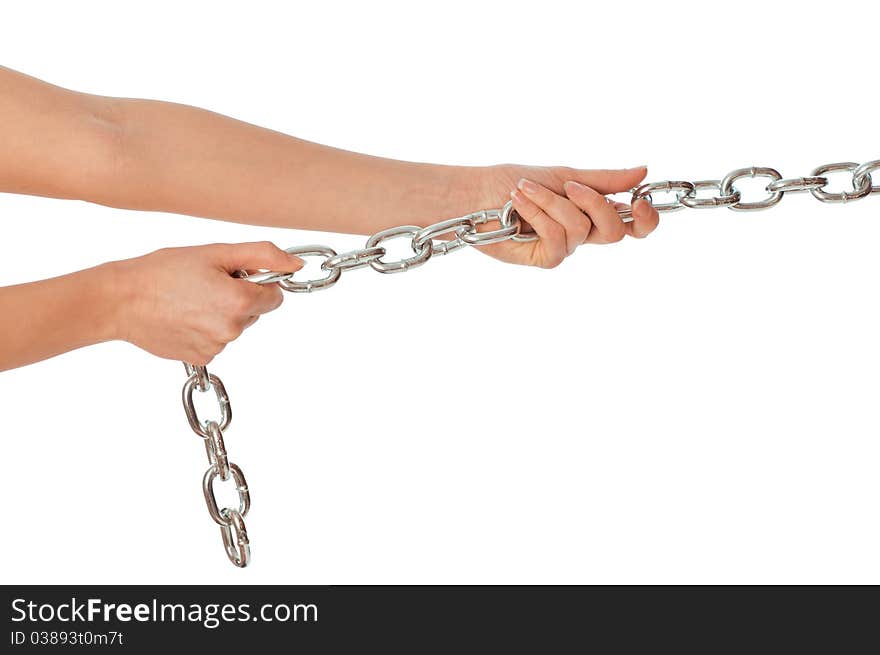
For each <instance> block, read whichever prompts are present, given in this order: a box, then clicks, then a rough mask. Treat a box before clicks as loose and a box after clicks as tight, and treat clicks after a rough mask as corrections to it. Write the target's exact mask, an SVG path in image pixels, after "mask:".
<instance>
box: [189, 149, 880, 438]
mask: <svg viewBox="0 0 880 655" xmlns="http://www.w3.org/2000/svg"><path fill="white" fill-rule="evenodd" d="M877 170H880V160H874V161H869V162H866V163H864V164H857V163H855V162H840V163H834V164H826V165H824V166H819V167H817V168H815V169H814V170H813V171H812V173H810V175H808V176H806V177H797V178H783V177H782V174H781V173H780V172H779V171H777V170H776V169H775V168H769V167H767V166H751V167H749V168H738V169H736V170H733V171H731V172H730V173H728V174H727V175H725V176H724V177H723V178H721V179H720V180H698V181H696V182H688V181H684V180H678V181H670V180H665V181H662V182H649V183H646V184H642V185H641V186H639V187H637V188H635V189H631V190H630V193H631V195H632V198H631V201H630V203H631V204H632V203H635V201H636V200H640V199H644V200H647V201H648V202H650V203H651V204H652V205H654V208H655V209H656V210H657V211H659V212H673V211H679V210H681V209H685V208H687V209H711V208H716V207H727V208H728V209H733V210H735V211H756V210H759V209H767V208H769V207H772V206H774V205H776V204H777V203H779V202H780V201H781V200H782V198H783V196H784V195H785V194H786V193H799V192H805V191H809V192H810V193H811V194H812V195H813V196H814V197H815V198H817V199H818V200H820V201H822V202H850V201H853V200H859V199H861V198H864V197H866V196H868V195H870V194H874V193H878V192H880V184H875V183H874V180H873V178H872V174H873V173H874V172H875V171H877ZM838 172H846V173H849V174H850V178H851V182H852V189H851V190H846V191H841V192H834V193H832V192H829V191H828V190H827V189H826V187H827V186H828V184H829V179H828V176H827V175H826V174H827V173H838ZM758 177H763V178H767V180H768V183H767V185H766V186H765V187H764V190H765V191H766V193H767V195H766V197H764V198H758V199H756V200H744V199H743V194H742V191H740V190H739V189H737V188H736V182H737V181H739V180H741V179H744V178H758ZM706 190H711V191H714V192H716V193H717V195H712V196H710V197H699V196H698V195H697V194H698V193H699V192H700V191H706ZM658 193H662V194H671V195H672V198H671V199H670V200H668V201H666V202H658V203H655V202H654V198H653V197H652V194H658ZM617 213H618V215H619V216H620V218H621V220H622V221H624V222H625V223H628V222H631V221H632V208H631V207H620V208H619V209H618V210H617ZM493 222H497V223H498V227H497V228H495V229H489V230H482V231H481V230H480V229H479V228H480V227H481V226H485V225H488V224H489V223H493ZM441 237H447V240H445V241H443V240H440V238H441ZM399 238H405V239H409V244H410V247H411V248H412V252H413V254H412V255H411V256H409V257H405V258H402V259H398V260H392V261H387V260H385V256H386V255H387V251H386V249H385V248H384V247H383V246H382V244H383V243H385V242H386V241H388V240H391V239H399ZM537 239H538V236H537V235H536V234H535V233H534V232H531V231H528V232H527V231H524V230H523V221H522V219H521V218H520V216H519V214H517V212H516V210H514V209H513V203H512V202H507V203H506V204H505V205H504V207H502V208H501V209H483V210H480V211H477V212H474V213H472V214H467V215H465V216H459V217H456V218H449V219H446V220H443V221H440V222H439V223H434V224H432V225H428V226H427V227H418V226H415V225H401V226H398V227H392V228H389V229H387V230H382V231H381V232H377V233H376V234H374V235H372V236H371V237H370V238H369V239H367V243H366V246H365V247H364V248H361V249H359V250H352V251H349V252H345V253H342V254H337V253H336V251H335V250H333V249H332V248H328V247H326V246H299V247H296V248H288V249H287V252H289V253H291V254H294V255H298V256H300V257H309V256H314V257H324V261H323V262H322V263H321V269H322V270H323V271H325V272H326V273H327V275H325V276H324V277H321V278H316V279H311V280H295V279H294V274H293V273H283V272H276V271H264V272H260V273H254V274H252V275H249V276H247V277H246V278H245V279H246V280H248V281H250V282H254V283H256V284H274V283H276V282H277V283H278V285H279V286H280V287H281V288H282V289H284V290H286V291H292V292H295V293H308V292H311V291H319V290H321V289H329V288H330V287H332V286H333V285H334V284H336V283H337V282H338V281H339V278H340V277H341V275H342V272H343V271H350V270H355V269H358V268H365V267H367V266H369V267H371V268H372V269H373V270H375V271H377V272H379V273H405V272H406V271H410V270H412V269H414V268H416V267H418V266H421V265H422V264H424V263H426V262H427V261H428V260H430V259H431V258H432V257H438V256H441V255H448V254H449V253H452V252H455V251H457V250H460V249H462V248H464V247H465V246H476V247H480V246H488V245H491V244H495V243H503V242H505V241H515V242H528V241H536V240H537ZM194 384H195V383H194ZM198 384H199V385H200V386H199V389H202V386H201V385H202V384H203V381H202V380H201V379H200V380H198ZM191 424H192V423H191ZM221 427H222V426H221Z"/></svg>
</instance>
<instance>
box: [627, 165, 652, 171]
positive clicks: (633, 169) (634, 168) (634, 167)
mask: <svg viewBox="0 0 880 655" xmlns="http://www.w3.org/2000/svg"><path fill="white" fill-rule="evenodd" d="M640 168H648V165H647V164H642V165H641V166H632V167H631V168H630V169H629V170H631V171H637V170H639V169H640Z"/></svg>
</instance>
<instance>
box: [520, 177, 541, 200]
mask: <svg viewBox="0 0 880 655" xmlns="http://www.w3.org/2000/svg"><path fill="white" fill-rule="evenodd" d="M516 186H518V187H519V188H520V189H522V191H523V193H525V194H526V195H527V196H530V195H532V194H534V193H537V192H538V185H537V184H535V183H534V182H532V181H531V180H527V179H526V178H522V179H521V180H520V181H519V182H518V183H517V185H516Z"/></svg>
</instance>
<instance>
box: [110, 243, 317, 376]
mask: <svg viewBox="0 0 880 655" xmlns="http://www.w3.org/2000/svg"><path fill="white" fill-rule="evenodd" d="M110 266H112V267H115V269H116V271H115V277H116V280H117V284H118V287H119V289H120V292H121V294H122V302H121V303H120V306H119V312H118V314H117V320H116V323H117V325H116V335H115V336H116V337H117V338H120V339H123V340H125V341H129V342H131V343H133V344H135V345H136V346H139V347H140V348H143V349H144V350H146V351H148V352H150V353H152V354H154V355H158V356H159V357H165V358H168V359H178V360H181V361H185V362H189V363H192V364H199V365H204V364H207V363H208V362H210V361H211V359H213V358H214V357H215V356H216V355H217V353H219V352H220V351H221V350H223V348H224V347H225V346H226V344H227V343H229V342H230V341H233V340H234V339H236V338H238V336H239V335H241V333H242V332H243V331H244V330H245V329H246V328H248V327H250V326H251V325H253V324H254V322H255V321H256V320H257V318H258V317H259V316H260V314H265V313H266V312H271V311H272V310H273V309H276V308H277V307H278V306H279V305H280V304H281V301H282V292H281V289H280V288H279V287H278V285H277V284H270V285H265V286H264V285H258V284H254V283H253V282H248V281H246V280H241V279H237V278H234V277H232V274H233V273H235V272H237V271H240V270H246V271H249V272H253V271H255V270H258V269H269V270H273V271H284V272H287V271H291V272H293V271H298V270H299V269H300V268H302V266H303V261H302V260H301V259H299V258H298V257H294V256H293V255H289V254H287V253H286V252H284V251H283V250H281V249H280V248H278V247H277V246H275V245H274V244H272V243H269V242H258V243H243V244H235V245H233V244H215V245H209V246H196V247H191V248H164V249H162V250H157V251H156V252H153V253H150V254H148V255H144V256H143V257H138V258H136V259H129V260H125V261H121V262H114V263H113V264H111V265H110Z"/></svg>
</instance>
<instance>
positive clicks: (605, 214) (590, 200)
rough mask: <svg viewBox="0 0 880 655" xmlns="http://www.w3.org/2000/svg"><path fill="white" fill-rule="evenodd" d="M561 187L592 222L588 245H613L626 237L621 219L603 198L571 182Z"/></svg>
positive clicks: (589, 189) (581, 185)
mask: <svg viewBox="0 0 880 655" xmlns="http://www.w3.org/2000/svg"><path fill="white" fill-rule="evenodd" d="M563 186H564V187H565V193H566V195H567V196H568V197H569V198H570V199H571V201H572V202H574V204H575V205H577V206H578V207H580V208H581V209H583V210H584V211H585V212H587V214H588V215H589V217H590V218H591V219H592V221H593V226H594V229H593V231H592V232H591V233H590V236H589V238H588V241H589V242H590V243H614V242H616V241H620V240H621V239H622V238H623V237H624V235H626V228H625V227H624V223H623V219H621V218H620V214H618V213H617V209H615V208H614V204H613V203H610V202H609V201H608V199H607V198H606V197H605V196H603V195H602V194H601V193H599V192H597V191H595V190H594V189H591V188H590V187H588V186H584V185H583V184H580V183H578V182H574V181H572V180H569V181H568V182H566V183H565V184H564V185H563Z"/></svg>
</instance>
